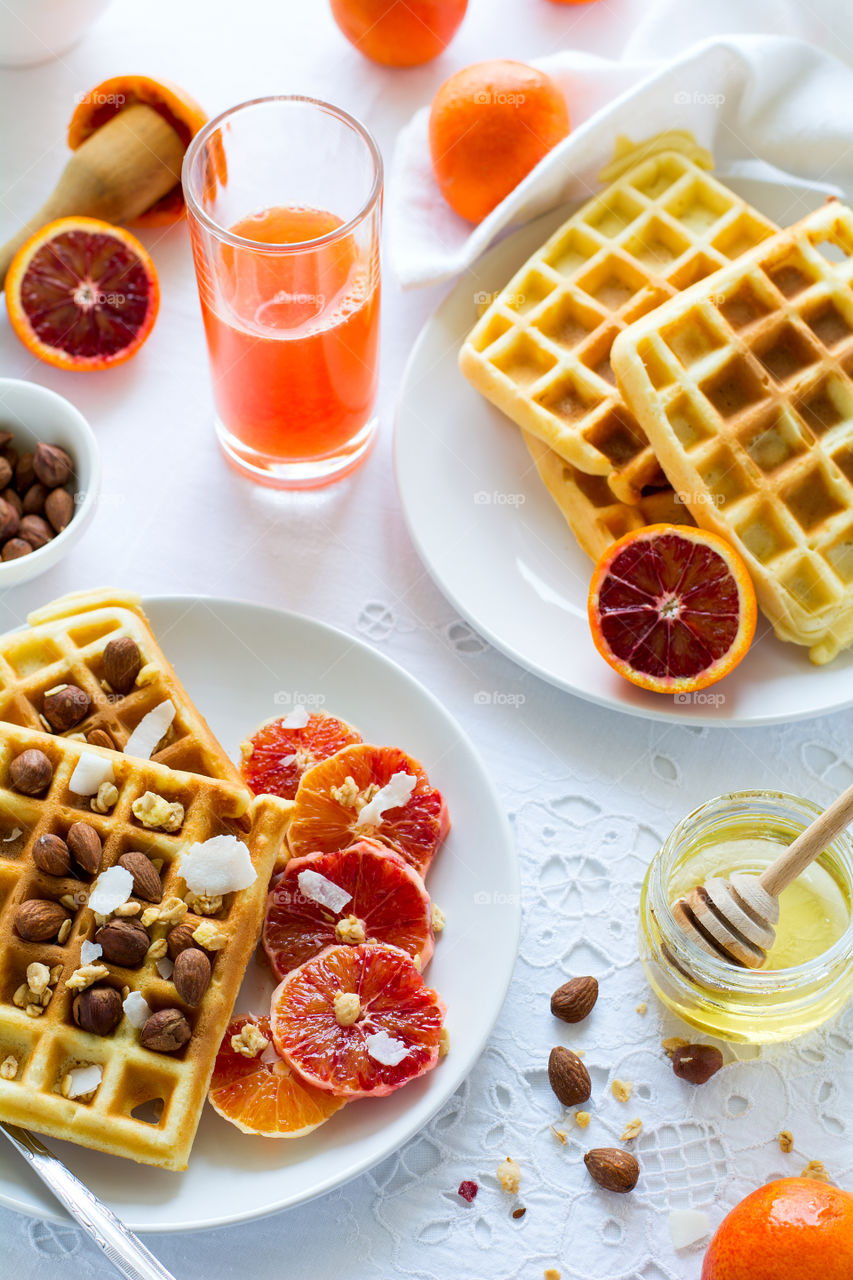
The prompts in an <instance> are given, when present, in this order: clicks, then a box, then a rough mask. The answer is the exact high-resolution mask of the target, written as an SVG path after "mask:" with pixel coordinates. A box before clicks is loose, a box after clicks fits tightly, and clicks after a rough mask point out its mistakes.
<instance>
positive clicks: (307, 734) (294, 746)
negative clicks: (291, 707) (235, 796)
mask: <svg viewBox="0 0 853 1280" xmlns="http://www.w3.org/2000/svg"><path fill="white" fill-rule="evenodd" d="M292 718H293V716H292V713H291V714H290V715H287V716H279V717H278V719H275V720H267V721H266V723H265V724H262V725H260V726H259V727H258V728H257V729H256V730H255V732H254V733H253V734H252V736H251V737H250V738H249V739H248V740H247V741H246V742H244V743H243V745H242V747H241V748H240V751H241V757H242V759H241V770H242V773H243V778H244V780H245V782H246V784H247V786H249V787H251V789H252V791H253V792H254V793H255V795H256V796H259V795H262V794H266V795H272V796H281V797H282V798H283V799H285V800H292V799H293V798H294V796H295V795H296V789H297V787H298V786H299V780H300V778H301V777H302V775H303V773H305V771H306V769H311V768H313V767H314V765H315V764H318V763H319V761H320V760H327V759H328V757H329V756H333V755H334V754H335V752H336V751H340V750H341V748H342V747H348V746H351V745H352V744H353V743H356V742H361V734H360V733H359V732H358V730H357V729H354V728H353V727H352V725H351V724H347V723H346V721H345V720H338V719H336V718H335V716H330V715H327V713H326V712H325V711H311V712H310V713H308V719H307V722H306V723H305V724H304V725H300V726H298V727H294V726H288V725H287V723H286V721H287V720H290V719H292Z"/></svg>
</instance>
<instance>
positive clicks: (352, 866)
mask: <svg viewBox="0 0 853 1280" xmlns="http://www.w3.org/2000/svg"><path fill="white" fill-rule="evenodd" d="M305 872H308V875H307V876H306V875H305V874H304V873H305ZM317 876H322V877H323V879H324V880H325V881H329V882H330V883H331V885H333V886H336V887H337V888H338V889H339V890H341V891H342V894H341V896H343V894H344V893H346V894H349V899H348V901H346V902H342V903H341V905H340V907H338V908H337V909H336V910H334V909H333V907H332V905H324V904H323V902H322V901H318V898H321V897H322V896H323V891H324V890H325V889H326V888H327V886H326V885H324V884H323V882H322V881H320V882H317V881H316V877H317ZM312 878H313V880H314V883H313V884H312V883H311V881H312ZM318 883H319V888H318V887H316V886H317V884H318ZM261 939H262V941H263V944H264V950H265V951H266V954H267V959H268V960H269V962H270V968H271V969H272V971H273V973H274V974H275V976H276V978H277V979H280V978H283V977H284V975H285V974H286V973H289V972H290V970H291V969H295V968H296V966H297V965H300V964H303V963H304V962H305V961H306V960H310V959H311V957H312V956H316V955H317V954H318V953H319V952H320V951H323V950H324V949H325V948H326V947H331V946H337V945H338V944H339V943H344V944H347V945H349V946H356V945H358V944H359V943H362V942H365V941H368V940H369V941H370V942H385V943H388V944H389V945H391V946H395V947H399V948H400V950H401V951H405V952H406V953H407V954H408V955H410V956H412V957H415V956H418V957H419V960H420V967H421V969H424V968H425V967H426V965H427V963H428V962H429V959H430V957H431V956H432V953H433V947H434V945H435V938H434V934H433V929H432V906H431V903H430V900H429V894H428V893H427V891H426V889H425V888H424V882H423V880H421V878H420V876H419V875H418V873H417V871H415V870H414V869H413V868H412V867H410V866H409V865H408V864H407V863H405V862H404V861H403V859H402V858H401V857H400V856H399V854H396V853H393V852H392V851H391V850H390V849H388V848H387V847H386V846H385V845H381V844H379V843H378V841H376V840H359V841H358V842H357V843H356V844H352V845H350V846H349V848H348V849H343V850H340V851H338V852H336V853H314V854H311V855H310V856H309V857H307V858H291V860H290V862H288V864H287V867H286V868H285V871H284V873H283V875H282V876H281V878H280V880H279V881H278V883H277V884H276V886H275V888H274V889H273V890H272V892H271V893H270V896H269V898H268V900H267V912H266V916H265V918H264V927H263V932H262V934H261Z"/></svg>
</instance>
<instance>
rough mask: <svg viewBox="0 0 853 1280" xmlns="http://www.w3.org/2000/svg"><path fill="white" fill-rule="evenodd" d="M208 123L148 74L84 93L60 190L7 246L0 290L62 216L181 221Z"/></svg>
mask: <svg viewBox="0 0 853 1280" xmlns="http://www.w3.org/2000/svg"><path fill="white" fill-rule="evenodd" d="M205 119H206V116H205V113H204V112H203V111H202V109H201V107H199V105H198V103H196V102H194V101H193V99H192V98H190V97H189V96H188V95H187V94H185V93H184V92H183V90H180V89H177V88H176V87H175V86H172V85H169V84H164V83H161V82H159V81H156V80H152V79H150V77H148V76H115V77H113V78H112V79H111V80H105V81H104V82H103V83H102V84H100V85H98V87H97V88H96V89H93V90H92V91H91V93H88V94H86V95H84V97H83V98H82V99H81V101H80V103H79V104H78V106H77V108H76V110H75V112H74V115H73V116H72V118H71V124H70V126H69V130H68V143H69V146H70V147H71V148H72V154H71V156H70V158H69V160H68V163H67V164H66V166H65V168H64V170H63V171H62V173H61V174H60V177H59V181H58V182H57V184H56V187H55V188H54V191H53V193H52V194H51V195H50V196H49V198H48V199H47V200H46V201H45V203H44V204H43V205H42V207H41V208H40V209H39V210H38V212H37V213H34V214H33V216H32V217H31V218H29V219H28V220H27V222H26V223H25V224H24V225H23V226H22V227H21V228H20V230H19V231H18V232H17V233H16V234H15V235H14V236H12V238H11V239H10V240H8V241H7V242H6V244H5V245H3V247H2V248H0V285H2V284H3V282H4V281H5V279H6V273H7V271H8V270H9V266H10V264H11V262H12V259H13V257H14V256H15V254H16V253H17V251H18V249H19V248H20V247H21V245H22V244H24V242H25V241H26V240H27V239H29V237H30V236H31V235H33V234H34V233H35V232H36V231H38V230H40V228H41V227H43V226H45V224H46V223H48V222H52V221H53V220H54V219H55V218H65V217H69V216H71V215H73V214H78V215H81V216H86V217H90V218H102V219H104V220H105V221H106V222H130V221H134V220H137V221H141V222H142V223H143V224H144V223H146V222H147V223H148V224H149V225H162V224H164V223H167V222H173V221H175V220H176V219H177V218H179V217H181V215H182V214H183V197H182V195H181V188H180V181H181V164H182V163H183V158H184V152H185V151H186V149H187V146H188V145H189V141H190V139H191V138H192V136H193V134H194V133H196V132H197V131H198V129H199V128H201V126H202V124H204V122H205Z"/></svg>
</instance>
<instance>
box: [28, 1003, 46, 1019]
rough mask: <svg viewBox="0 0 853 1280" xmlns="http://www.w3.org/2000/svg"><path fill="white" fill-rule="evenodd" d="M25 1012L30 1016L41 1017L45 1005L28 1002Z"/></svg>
mask: <svg viewBox="0 0 853 1280" xmlns="http://www.w3.org/2000/svg"><path fill="white" fill-rule="evenodd" d="M24 1012H25V1013H26V1015H27V1017H28V1018H40V1017H41V1015H42V1014H43V1013H44V1007H43V1005H40V1004H28V1005H27V1007H26V1009H25V1010H24Z"/></svg>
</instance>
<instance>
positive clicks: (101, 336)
mask: <svg viewBox="0 0 853 1280" xmlns="http://www.w3.org/2000/svg"><path fill="white" fill-rule="evenodd" d="M6 303H7V307H8V311H9V320H10V321H11V324H12V328H13V329H14V330H15V333H16V334H17V335H18V337H19V338H20V339H21V342H23V343H24V345H25V346H26V347H28V348H29V349H30V351H32V353H33V354H34V355H36V356H38V357H39V359H40V360H44V361H46V362H47V364H52V365H55V366H56V367H57V368H59V369H71V370H74V371H81V372H86V371H87V370H92V369H109V368H110V367H111V366H113V365H117V364H122V363H123V362H124V361H125V360H129V359H130V357H131V356H132V355H135V354H136V352H137V351H138V350H139V348H140V347H141V346H142V344H143V342H144V341H145V339H146V338H147V337H148V335H149V333H150V332H151V328H152V326H153V324H154V321H155V319H156V318H157V311H158V308H159V305H160V286H159V284H158V281H157V273H156V271H155V270H154V263H153V262H152V261H151V259H150V257H149V256H148V254H147V253H146V252H145V250H144V249H143V247H142V245H141V244H140V243H139V241H138V240H137V239H136V237H135V236H132V235H131V234H130V232H129V231H125V230H124V228H123V227H114V226H111V225H110V223H109V222H101V221H100V219H98V218H59V219H58V220H57V221H56V222H49V223H48V224H47V226H45V227H42V228H41V230H40V231H37V232H36V234H35V235H34V236H30V238H29V240H27V241H26V242H25V243H24V244H22V245H21V247H20V249H19V250H18V252H17V253H16V254H15V256H14V258H13V259H12V265H11V266H10V267H9V272H8V274H7V276H6Z"/></svg>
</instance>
